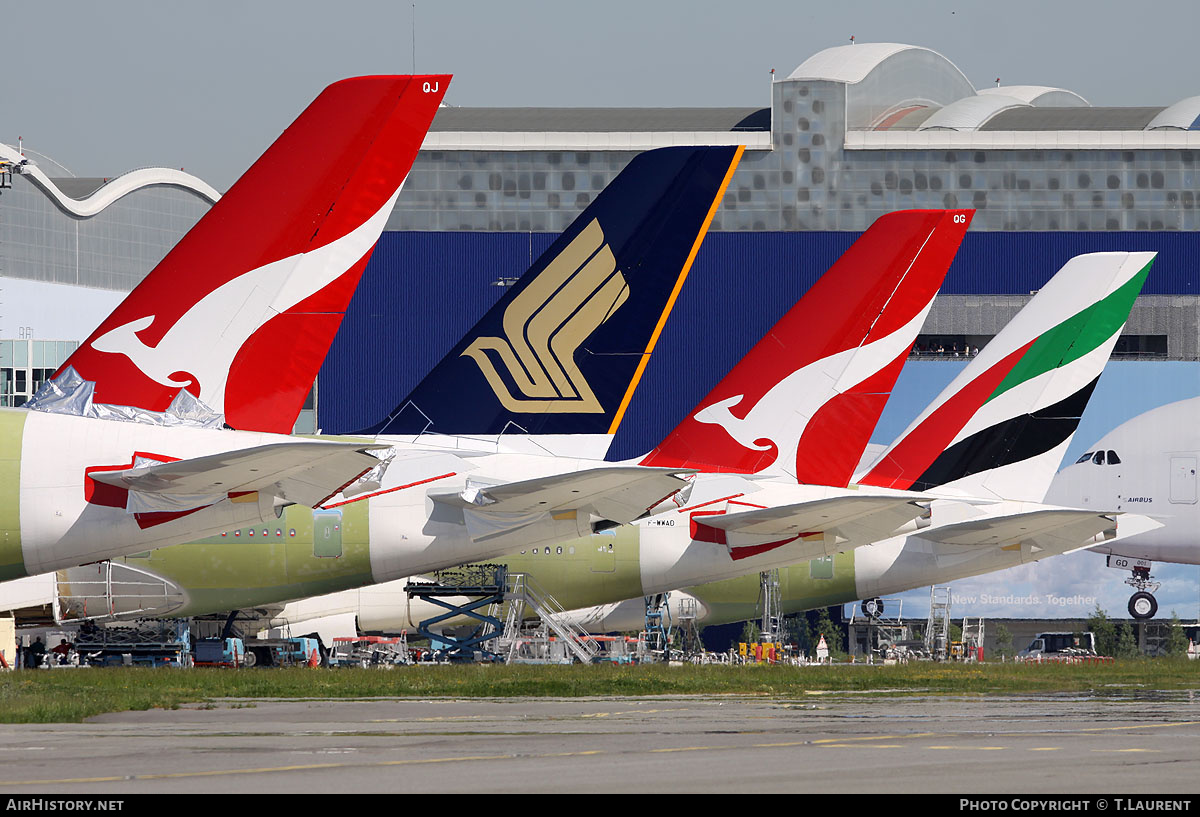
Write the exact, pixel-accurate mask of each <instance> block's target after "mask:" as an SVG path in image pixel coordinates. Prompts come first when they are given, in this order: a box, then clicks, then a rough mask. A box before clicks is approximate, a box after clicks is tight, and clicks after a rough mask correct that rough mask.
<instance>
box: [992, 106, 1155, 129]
mask: <svg viewBox="0 0 1200 817" xmlns="http://www.w3.org/2000/svg"><path fill="white" fill-rule="evenodd" d="M1162 110H1163V107H1162V106H1161V105H1158V106H1155V107H1152V108H1083V107H1070V108H1033V107H1031V108H1014V109H1012V110H1008V111H1001V112H1000V113H998V114H996V115H995V116H993V117H992V118H991V119H989V120H988V121H987V122H985V123H984V125H983V127H981V128H980V130H985V131H989V130H1005V131H1014V130H1036V131H1060V130H1069V131H1081V130H1126V131H1128V130H1142V129H1144V128H1145V127H1146V125H1147V124H1149V123H1150V120H1152V119H1153V118H1154V117H1155V116H1156V115H1157V114H1158V113H1159V112H1160V111H1162Z"/></svg>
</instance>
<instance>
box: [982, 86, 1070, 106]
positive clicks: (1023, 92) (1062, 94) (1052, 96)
mask: <svg viewBox="0 0 1200 817" xmlns="http://www.w3.org/2000/svg"><path fill="white" fill-rule="evenodd" d="M977 93H979V94H982V95H985V96H986V95H988V94H1003V95H1004V96H1011V97H1016V98H1017V99H1019V100H1021V101H1022V102H1024V103H1025V104H1026V105H1035V106H1037V107H1039V108H1047V107H1060V108H1070V107H1074V106H1083V105H1087V104H1089V103H1088V101H1087V100H1086V99H1084V98H1083V97H1081V96H1080V95H1079V94H1077V93H1075V92H1074V91H1068V90H1067V89H1066V88H1051V87H1050V86H1048V85H1001V86H1000V87H998V88H980V89H979V91H977Z"/></svg>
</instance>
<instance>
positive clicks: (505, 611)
mask: <svg viewBox="0 0 1200 817" xmlns="http://www.w3.org/2000/svg"><path fill="white" fill-rule="evenodd" d="M489 612H490V615H492V616H493V617H495V618H496V619H500V618H501V617H503V626H502V628H501V633H500V635H499V637H498V639H497V642H496V654H497V655H498V656H499V657H500V659H501V660H503V661H504V662H505V663H506V664H514V663H571V661H572V660H578V661H580V662H581V663H584V664H590V663H592V660H593V659H595V658H596V656H597V655H599V653H600V648H599V646H598V645H597V643H596V642H595V641H594V640H593V639H592V638H591V637H590V636H589V635H588V634H587V633H586V632H584V631H583V629H581V628H580V627H578V626H576V625H575V624H574V623H573V622H572V621H571V619H570V618H569V617H568V616H567V615H566V611H565V610H564V609H563V606H562V605H561V604H559V602H558V600H557V599H555V598H554V596H552V595H550V594H549V593H547V592H546V591H545V590H543V589H542V588H541V587H540V586H539V585H538V584H537V582H535V581H534V580H533V578H532V577H531V576H529V575H528V574H527V573H510V574H508V578H507V583H506V586H505V590H504V598H503V600H502V601H501V602H499V603H497V604H494V605H493V607H492V608H491V610H490V611H489ZM530 612H532V613H533V614H535V615H536V616H537V617H538V623H537V624H536V625H534V626H533V627H532V628H530V627H527V626H526V625H525V617H526V615H527V614H528V613H530Z"/></svg>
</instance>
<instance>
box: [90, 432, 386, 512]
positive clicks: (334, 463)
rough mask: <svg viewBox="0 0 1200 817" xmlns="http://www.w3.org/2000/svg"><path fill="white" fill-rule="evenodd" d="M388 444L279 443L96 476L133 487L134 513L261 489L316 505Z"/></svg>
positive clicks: (368, 465)
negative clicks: (373, 451)
mask: <svg viewBox="0 0 1200 817" xmlns="http://www.w3.org/2000/svg"><path fill="white" fill-rule="evenodd" d="M386 448H388V446H386V445H371V444H364V443H334V442H322V441H316V440H312V441H305V442H289V443H275V444H271V445H261V446H257V447H255V448H245V449H241V450H239V451H227V452H224V453H221V454H210V455H208V456H204V457H194V458H192V459H186V460H177V461H175V462H167V463H160V464H156V465H145V466H140V467H134V468H127V469H125V470H124V471H101V472H95V471H94V472H92V473H91V475H90V476H91V478H92V479H93V480H95V481H96V482H103V483H105V484H107V485H114V486H116V487H118V488H126V489H128V491H129V500H128V504H127V505H126V510H128V511H129V512H131V513H144V512H154V511H182V510H190V509H193V508H200V507H204V506H205V505H211V504H213V503H214V502H218V501H220V500H222V499H224V498H226V497H227V496H229V495H230V494H243V493H251V492H255V491H258V492H263V493H269V494H272V495H274V496H277V497H279V498H280V499H283V500H285V501H288V502H295V503H298V504H301V505H307V506H309V507H313V506H315V505H318V504H320V503H321V502H322V501H323V500H325V499H327V498H328V497H329V496H331V495H333V494H336V493H337V492H338V491H340V490H341V489H342V487H343V486H345V485H346V484H347V483H350V482H353V481H354V480H355V479H357V478H358V477H360V476H361V475H362V474H364V473H366V472H367V471H368V470H370V469H371V468H372V467H374V466H375V465H377V464H378V463H379V460H378V459H377V458H376V457H374V456H372V455H371V454H370V453H368V452H369V451H372V450H377V449H386Z"/></svg>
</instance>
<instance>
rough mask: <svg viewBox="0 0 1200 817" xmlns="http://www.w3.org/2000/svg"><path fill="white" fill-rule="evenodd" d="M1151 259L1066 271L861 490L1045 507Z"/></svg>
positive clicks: (1148, 255)
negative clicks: (932, 492)
mask: <svg viewBox="0 0 1200 817" xmlns="http://www.w3.org/2000/svg"><path fill="white" fill-rule="evenodd" d="M1154 256H1155V254H1154V253H1152V252H1134V253H1092V254H1089V255H1080V256H1076V257H1075V258H1072V259H1071V260H1070V261H1068V262H1067V263H1066V264H1065V265H1064V266H1063V268H1062V269H1061V270H1059V271H1058V273H1057V274H1056V275H1055V276H1054V277H1053V278H1051V279H1050V281H1049V282H1048V283H1047V284H1046V286H1045V287H1043V288H1042V289H1041V290H1040V291H1039V292H1038V293H1037V295H1035V296H1034V297H1033V299H1032V300H1031V301H1030V302H1029V303H1028V304H1026V305H1025V307H1024V308H1023V309H1022V310H1021V311H1020V312H1018V313H1017V315H1016V317H1014V318H1013V319H1012V320H1011V321H1010V322H1009V324H1008V325H1007V326H1006V327H1004V329H1003V330H1002V331H1001V332H1000V334H998V335H996V337H994V338H993V339H992V340H991V342H990V343H988V344H987V346H985V347H984V349H983V351H981V352H980V353H979V355H978V356H976V357H975V358H974V359H973V360H972V361H971V363H970V364H969V365H968V366H967V367H966V368H964V369H963V371H962V372H961V373H960V374H959V375H958V377H956V378H955V379H954V380H953V381H952V382H951V383H950V385H949V386H947V387H946V388H945V390H943V391H942V393H941V394H940V395H938V397H937V398H936V399H935V400H934V401H933V402H932V403H930V404H929V406H928V407H927V408H926V409H925V411H924V412H922V414H921V415H920V416H919V417H917V419H916V420H914V421H913V423H912V424H911V425H910V426H909V427H908V429H907V430H906V431H905V432H904V433H903V434H902V435H900V437H899V438H898V439H897V440H896V441H895V442H894V443H892V444H891V446H889V447H888V448H887V449H886V450H885V451H884V452H883V453H882V454H881V455H880V456H879V458H878V459H877V460H876V461H875V462H874V464H873V465H871V466H870V467H869V468H867V469H866V471H865V472H864V473H862V474H861V475H860V477H859V479H858V480H857V481H858V482H860V483H862V484H865V485H877V486H884V487H889V488H899V489H912V490H929V489H931V488H934V487H938V486H942V487H943V490H945V489H950V490H952V491H955V492H957V491H962V492H963V493H964V494H969V495H972V496H978V497H985V498H996V499H1010V500H1024V501H1030V502H1040V501H1042V500H1043V499H1044V498H1045V496H1046V492H1047V491H1048V490H1049V487H1050V482H1051V480H1052V479H1053V477H1054V473H1055V471H1057V470H1058V466H1059V463H1060V462H1061V460H1062V457H1063V454H1064V453H1065V452H1066V449H1067V447H1068V446H1069V445H1070V442H1071V437H1072V436H1073V435H1074V434H1075V429H1076V428H1078V426H1079V418H1080V415H1081V414H1082V413H1083V409H1084V407H1085V406H1086V405H1087V401H1088V398H1089V397H1090V396H1091V394H1092V390H1093V389H1094V388H1095V386H1096V381H1097V380H1098V379H1099V378H1100V373H1101V372H1102V371H1103V370H1104V364H1105V363H1106V362H1107V361H1108V357H1109V355H1110V354H1111V352H1112V349H1113V346H1114V345H1115V344H1116V342H1117V338H1118V336H1119V335H1120V334H1121V329H1122V327H1124V325H1125V321H1126V320H1127V319H1128V317H1129V310H1130V309H1132V308H1133V302H1134V299H1135V298H1137V295H1138V293H1139V292H1141V289H1142V284H1143V283H1145V280H1146V276H1147V275H1149V273H1150V266H1151V264H1152V263H1153V261H1154Z"/></svg>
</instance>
